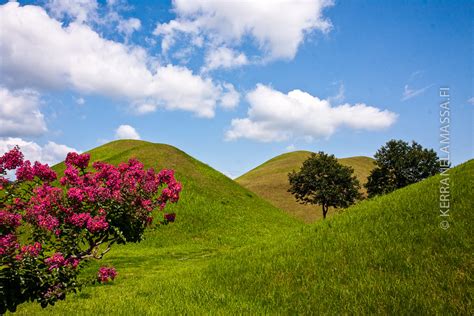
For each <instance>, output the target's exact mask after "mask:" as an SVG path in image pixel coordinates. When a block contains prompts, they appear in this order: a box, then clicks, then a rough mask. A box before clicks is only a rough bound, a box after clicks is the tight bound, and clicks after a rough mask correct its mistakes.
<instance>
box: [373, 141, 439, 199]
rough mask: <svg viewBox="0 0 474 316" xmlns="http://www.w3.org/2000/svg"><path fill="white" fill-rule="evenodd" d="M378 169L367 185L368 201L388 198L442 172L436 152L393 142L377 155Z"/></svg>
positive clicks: (414, 144)
mask: <svg viewBox="0 0 474 316" xmlns="http://www.w3.org/2000/svg"><path fill="white" fill-rule="evenodd" d="M375 160H376V164H377V166H376V167H375V168H374V169H373V170H372V171H371V173H370V175H369V177H368V179H367V180H368V181H367V183H366V184H365V187H366V188H367V194H368V196H369V197H372V196H375V195H380V194H386V193H389V192H392V191H394V190H396V189H399V188H403V187H404V186H407V185H409V184H412V183H415V182H418V181H421V180H423V179H425V178H427V177H430V176H432V175H435V174H437V173H439V172H440V163H439V158H438V155H437V154H436V152H435V151H434V150H433V149H425V148H423V147H422V146H421V145H420V144H418V143H417V142H415V141H413V142H412V144H411V145H410V144H409V143H407V142H405V141H403V140H393V139H392V140H390V141H388V142H387V143H386V144H385V145H384V146H382V147H381V148H380V149H379V150H378V151H377V153H376V154H375Z"/></svg>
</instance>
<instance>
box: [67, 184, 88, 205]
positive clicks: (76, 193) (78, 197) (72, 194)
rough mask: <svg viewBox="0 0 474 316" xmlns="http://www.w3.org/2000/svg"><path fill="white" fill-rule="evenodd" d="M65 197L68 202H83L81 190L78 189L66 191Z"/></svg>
mask: <svg viewBox="0 0 474 316" xmlns="http://www.w3.org/2000/svg"><path fill="white" fill-rule="evenodd" d="M67 197H68V198H69V199H70V200H73V201H76V202H82V200H83V198H84V197H83V195H82V190H81V189H79V188H75V187H73V188H70V189H69V190H68V191H67Z"/></svg>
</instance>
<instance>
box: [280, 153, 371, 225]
mask: <svg viewBox="0 0 474 316" xmlns="http://www.w3.org/2000/svg"><path fill="white" fill-rule="evenodd" d="M353 172H354V170H353V169H352V168H351V167H346V166H343V165H341V164H340V163H339V162H338V161H337V159H336V158H335V157H334V155H328V154H325V153H324V152H319V153H318V154H314V153H313V154H312V155H311V157H309V158H308V159H307V160H306V161H305V162H303V166H302V167H301V169H300V171H299V172H295V171H293V172H291V173H289V174H288V179H289V182H290V186H291V187H290V189H289V190H288V192H291V193H292V194H293V195H294V196H295V197H296V199H297V201H298V202H300V203H302V204H314V205H321V207H322V209H323V218H326V215H327V213H328V210H329V207H334V208H345V207H348V206H350V205H351V204H353V203H355V201H356V200H357V199H360V198H361V197H362V196H361V194H360V193H359V189H360V184H359V181H358V180H357V178H356V177H355V176H354V175H353Z"/></svg>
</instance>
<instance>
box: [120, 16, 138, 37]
mask: <svg viewBox="0 0 474 316" xmlns="http://www.w3.org/2000/svg"><path fill="white" fill-rule="evenodd" d="M141 26H142V23H141V22H140V20H139V19H137V18H130V19H120V20H119V22H118V26H117V30H118V31H119V32H120V33H122V34H124V35H125V36H126V37H129V36H130V35H132V34H133V32H135V31H138V30H139V29H140V28H141Z"/></svg>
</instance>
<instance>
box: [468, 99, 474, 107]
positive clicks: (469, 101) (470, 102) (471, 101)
mask: <svg viewBox="0 0 474 316" xmlns="http://www.w3.org/2000/svg"><path fill="white" fill-rule="evenodd" d="M467 103H469V104H471V105H474V97H471V98H470V99H469V100H467Z"/></svg>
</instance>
